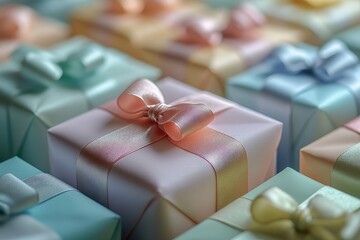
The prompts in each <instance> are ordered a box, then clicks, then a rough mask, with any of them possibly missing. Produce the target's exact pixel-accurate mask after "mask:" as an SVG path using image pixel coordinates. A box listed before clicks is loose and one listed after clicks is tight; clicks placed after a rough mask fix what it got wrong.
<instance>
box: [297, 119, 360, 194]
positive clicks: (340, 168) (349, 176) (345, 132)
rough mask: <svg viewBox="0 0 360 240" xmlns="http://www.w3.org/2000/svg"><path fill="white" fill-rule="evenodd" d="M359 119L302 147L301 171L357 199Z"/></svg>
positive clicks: (359, 144) (359, 152)
mask: <svg viewBox="0 0 360 240" xmlns="http://www.w3.org/2000/svg"><path fill="white" fill-rule="evenodd" d="M359 163H360V117H357V118H355V119H354V120H352V121H350V122H348V123H346V124H345V125H343V126H342V127H340V128H338V129H336V130H334V131H332V132H331V133H329V134H327V135H325V136H323V137H322V138H320V139H318V140H316V141H315V142H313V143H311V144H309V145H307V146H305V147H304V148H303V149H301V153H300V171H301V172H302V173H303V174H305V175H306V176H309V177H311V178H313V179H315V180H316V181H318V182H321V183H323V184H326V185H330V186H332V187H334V188H338V189H340V190H341V191H344V192H346V193H349V194H352V195H354V196H356V197H360V174H359V171H360V166H359Z"/></svg>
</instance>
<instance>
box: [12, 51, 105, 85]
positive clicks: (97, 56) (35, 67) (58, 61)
mask: <svg viewBox="0 0 360 240" xmlns="http://www.w3.org/2000/svg"><path fill="white" fill-rule="evenodd" d="M12 57H13V59H14V60H15V61H17V62H19V64H20V68H21V70H20V71H19V72H20V75H21V76H22V77H23V78H25V79H29V80H30V81H33V82H36V83H38V84H40V85H43V84H44V83H46V82H49V81H58V80H60V79H61V78H62V77H63V76H64V77H70V78H72V80H79V79H80V78H82V77H85V76H87V75H89V74H92V73H93V72H94V71H95V70H97V69H98V68H99V67H100V66H101V65H102V64H103V63H104V62H105V56H104V53H103V49H102V48H101V47H100V46H98V45H97V44H86V45H84V46H82V47H81V48H80V49H77V50H76V51H75V52H73V53H71V54H69V55H68V56H67V57H66V58H63V59H62V58H59V57H57V56H55V55H54V54H52V53H51V52H48V51H44V50H40V49H35V48H32V47H29V46H26V45H22V46H20V47H19V48H17V49H16V50H15V51H14V52H13V54H12Z"/></svg>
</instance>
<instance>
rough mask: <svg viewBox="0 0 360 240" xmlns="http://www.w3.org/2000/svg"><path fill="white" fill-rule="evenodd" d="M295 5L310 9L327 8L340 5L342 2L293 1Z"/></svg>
mask: <svg viewBox="0 0 360 240" xmlns="http://www.w3.org/2000/svg"><path fill="white" fill-rule="evenodd" d="M292 1H293V2H294V3H295V4H297V5H300V6H304V7H309V8H326V7H329V6H332V5H334V4H339V3H341V2H342V0H292Z"/></svg>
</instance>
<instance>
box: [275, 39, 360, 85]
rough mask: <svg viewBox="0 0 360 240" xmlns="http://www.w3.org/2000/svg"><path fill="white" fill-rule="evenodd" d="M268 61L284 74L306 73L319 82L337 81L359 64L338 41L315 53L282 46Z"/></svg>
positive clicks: (352, 54) (354, 56)
mask: <svg viewBox="0 0 360 240" xmlns="http://www.w3.org/2000/svg"><path fill="white" fill-rule="evenodd" d="M270 59H272V60H273V61H274V68H275V69H277V71H280V72H282V73H285V74H294V75H295V74H298V73H301V72H308V73H311V74H314V75H315V76H316V78H317V79H318V80H319V81H321V82H326V83H328V82H333V81H338V80H340V79H341V78H342V77H344V76H346V74H348V73H349V71H350V70H352V69H353V68H354V67H356V66H357V65H358V63H359V60H358V58H357V57H356V55H355V54H354V53H352V52H351V51H350V50H349V49H348V48H347V47H346V46H345V44H343V43H342V42H341V41H339V40H333V41H330V42H328V43H327V44H325V45H324V46H323V47H322V48H320V49H319V50H318V51H317V52H314V53H313V54H312V53H309V52H308V51H305V50H304V49H302V48H297V47H294V46H291V45H284V46H281V47H278V48H276V49H275V50H274V51H273V52H272V53H271V54H270Z"/></svg>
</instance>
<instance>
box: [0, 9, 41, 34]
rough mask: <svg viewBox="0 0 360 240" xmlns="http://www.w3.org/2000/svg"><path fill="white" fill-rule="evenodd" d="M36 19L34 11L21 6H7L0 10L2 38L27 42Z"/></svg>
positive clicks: (0, 32)
mask: <svg viewBox="0 0 360 240" xmlns="http://www.w3.org/2000/svg"><path fill="white" fill-rule="evenodd" d="M33 18H34V13H33V11H32V10H31V9H30V8H28V7H25V6H21V5H15V4H11V5H5V6H2V7H1V8H0V23H1V25H0V38H4V39H16V40H27V39H28V38H29V35H30V33H31V32H30V31H31V26H32V22H33Z"/></svg>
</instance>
